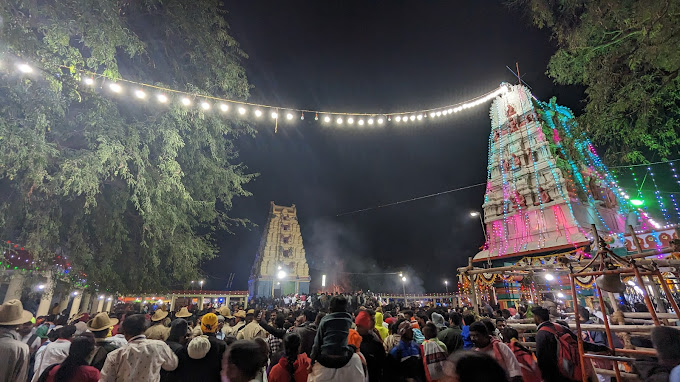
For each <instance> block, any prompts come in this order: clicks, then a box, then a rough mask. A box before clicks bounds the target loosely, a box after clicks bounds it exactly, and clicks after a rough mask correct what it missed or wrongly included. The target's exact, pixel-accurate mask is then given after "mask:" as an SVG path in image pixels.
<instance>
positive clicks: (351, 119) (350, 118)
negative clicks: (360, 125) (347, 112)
mask: <svg viewBox="0 0 680 382" xmlns="http://www.w3.org/2000/svg"><path fill="white" fill-rule="evenodd" d="M347 123H348V124H350V125H351V124H353V123H354V118H352V117H349V118H347Z"/></svg>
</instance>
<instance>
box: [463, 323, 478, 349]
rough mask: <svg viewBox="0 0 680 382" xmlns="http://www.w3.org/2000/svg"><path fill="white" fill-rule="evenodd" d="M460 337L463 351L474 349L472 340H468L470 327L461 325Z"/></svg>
mask: <svg viewBox="0 0 680 382" xmlns="http://www.w3.org/2000/svg"><path fill="white" fill-rule="evenodd" d="M460 335H461V336H462V337H463V349H465V350H470V349H472V348H473V347H475V344H473V343H472V340H470V327H469V326H467V325H463V330H462V331H461V333H460Z"/></svg>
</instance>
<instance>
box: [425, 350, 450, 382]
mask: <svg viewBox="0 0 680 382" xmlns="http://www.w3.org/2000/svg"><path fill="white" fill-rule="evenodd" d="M420 346H421V347H422V353H423V365H424V366H425V374H426V375H427V376H429V378H428V380H436V379H440V378H442V377H444V362H446V359H447V358H448V353H447V352H445V351H444V349H442V347H441V346H439V344H438V343H436V342H434V341H429V340H425V342H423V344H422V345H420Z"/></svg>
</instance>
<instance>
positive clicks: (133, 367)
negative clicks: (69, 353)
mask: <svg viewBox="0 0 680 382" xmlns="http://www.w3.org/2000/svg"><path fill="white" fill-rule="evenodd" d="M177 364H178V360H177V356H176V355H175V353H173V352H172V350H171V349H170V347H169V346H168V345H167V344H166V343H165V342H163V341H158V340H149V339H147V338H146V337H145V336H144V335H139V336H136V337H132V338H130V340H129V341H128V343H127V345H125V346H123V347H121V348H118V349H116V350H114V351H112V352H111V353H109V355H108V356H107V357H106V362H105V363H104V367H103V368H102V371H101V377H100V379H99V380H100V381H104V382H109V381H111V382H113V381H116V382H123V381H125V382H133V381H134V382H158V381H160V379H161V374H160V372H161V368H163V370H167V371H172V370H175V369H176V368H177Z"/></svg>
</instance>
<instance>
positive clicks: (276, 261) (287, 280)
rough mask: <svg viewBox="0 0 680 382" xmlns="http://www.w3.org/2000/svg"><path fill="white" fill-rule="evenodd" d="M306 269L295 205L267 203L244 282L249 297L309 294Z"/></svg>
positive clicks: (308, 279) (307, 268) (307, 267)
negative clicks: (251, 265)
mask: <svg viewBox="0 0 680 382" xmlns="http://www.w3.org/2000/svg"><path fill="white" fill-rule="evenodd" d="M309 281H310V277H309V266H308V265H307V258H306V257H305V248H304V245H303V243H302V233H301V232H300V223H299V222H298V217H297V208H296V207H295V204H293V205H292V206H290V207H287V206H279V205H276V204H274V202H271V204H270V208H269V216H268V217H267V222H266V223H265V225H264V232H263V233H262V240H261V241H260V247H259V248H258V250H257V253H256V255H255V262H254V264H253V268H252V271H251V274H250V279H249V280H248V291H249V295H250V296H251V297H271V296H281V295H287V294H292V293H309Z"/></svg>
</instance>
